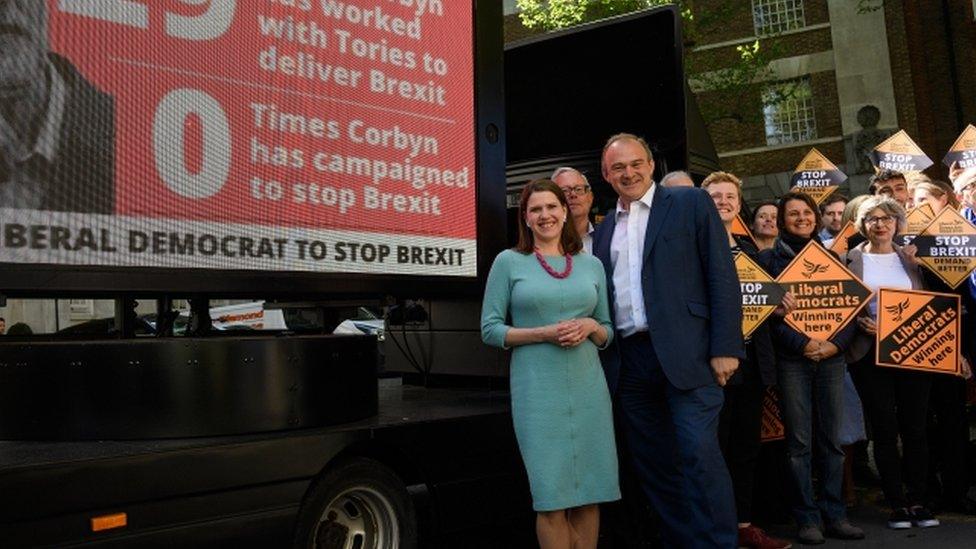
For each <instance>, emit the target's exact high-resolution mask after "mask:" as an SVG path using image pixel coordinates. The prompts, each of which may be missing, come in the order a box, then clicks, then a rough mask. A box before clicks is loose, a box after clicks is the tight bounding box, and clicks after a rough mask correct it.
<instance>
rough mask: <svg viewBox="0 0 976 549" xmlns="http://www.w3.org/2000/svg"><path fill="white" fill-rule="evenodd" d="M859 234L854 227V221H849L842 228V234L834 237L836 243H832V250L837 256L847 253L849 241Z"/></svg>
mask: <svg viewBox="0 0 976 549" xmlns="http://www.w3.org/2000/svg"><path fill="white" fill-rule="evenodd" d="M856 234H857V228H856V227H855V226H854V222H853V221H848V222H847V224H846V225H844V226H843V227H841V229H840V232H839V233H837V236H835V237H834V241H833V242H831V243H830V250H831V251H832V252H834V253H836V254H837V255H841V254H846V253H847V239H848V238H850V237H852V236H854V235H856Z"/></svg>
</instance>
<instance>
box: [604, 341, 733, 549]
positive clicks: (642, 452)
mask: <svg viewBox="0 0 976 549" xmlns="http://www.w3.org/2000/svg"><path fill="white" fill-rule="evenodd" d="M620 355H621V369H620V378H619V382H618V386H617V394H616V397H617V399H618V402H619V404H620V408H621V410H622V412H623V414H622V415H623V418H624V430H625V434H626V436H627V441H628V444H629V445H630V450H631V453H632V454H633V456H634V460H633V463H634V467H635V469H636V472H637V475H638V477H639V478H640V481H641V487H642V488H643V490H644V492H645V493H646V494H647V497H648V499H649V500H650V501H651V504H652V505H653V507H654V508H655V510H656V511H657V512H658V514H659V516H660V518H661V522H662V524H661V535H662V540H663V541H664V543H665V545H666V546H668V547H681V548H686V547H687V548H699V547H700V548H705V547H722V548H725V547H735V546H736V545H737V529H736V515H735V505H734V503H733V501H734V498H733V494H732V483H731V481H730V479H729V474H728V470H727V469H726V466H725V461H724V460H723V458H722V451H721V449H720V448H719V444H718V418H719V412H720V411H721V409H722V401H723V398H724V397H723V393H722V389H721V388H720V387H719V386H718V385H717V384H710V385H706V386H703V387H698V388H695V389H690V390H681V389H678V388H676V387H675V386H674V385H672V384H671V383H670V382H669V381H668V380H667V377H665V375H664V371H663V370H662V369H661V363H660V361H659V360H658V358H657V355H656V353H655V351H654V344H653V343H652V341H651V338H650V337H649V336H648V334H647V332H641V333H638V334H635V335H633V336H630V337H626V338H624V339H623V340H622V341H620ZM679 464H682V465H683V467H681V468H679ZM682 470H684V471H686V472H687V473H688V474H687V475H683V474H682V473H681V471H682Z"/></svg>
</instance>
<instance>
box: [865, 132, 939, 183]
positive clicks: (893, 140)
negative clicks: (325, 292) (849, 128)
mask: <svg viewBox="0 0 976 549" xmlns="http://www.w3.org/2000/svg"><path fill="white" fill-rule="evenodd" d="M868 157H869V158H870V159H871V163H872V164H874V167H875V168H877V169H878V170H895V171H896V172H903V173H904V172H912V171H915V172H920V171H922V170H924V169H925V168H928V167H929V166H931V165H932V164H933V162H932V159H931V158H929V157H928V156H926V154H925V152H924V151H922V149H921V148H920V147H919V146H918V145H916V144H915V142H914V141H912V138H911V137H908V133H907V132H905V130H899V132H898V133H896V134H895V135H892V136H891V137H889V138H888V139H885V140H884V141H882V142H881V143H880V144H878V146H877V147H875V148H874V150H873V151H871V154H869V155H868Z"/></svg>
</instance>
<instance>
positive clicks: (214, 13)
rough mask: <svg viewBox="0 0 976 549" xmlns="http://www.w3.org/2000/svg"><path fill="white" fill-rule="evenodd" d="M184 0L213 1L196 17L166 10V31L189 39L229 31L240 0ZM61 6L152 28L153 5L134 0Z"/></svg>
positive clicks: (70, 0) (84, 0) (194, 0)
mask: <svg viewBox="0 0 976 549" xmlns="http://www.w3.org/2000/svg"><path fill="white" fill-rule="evenodd" d="M36 1H41V0H36ZM180 1H181V2H183V3H184V4H190V5H193V6H202V5H204V4H209V5H210V7H208V8H207V11H205V12H203V13H202V14H200V15H197V16H194V17H187V16H185V15H180V14H177V13H167V14H166V34H168V35H170V36H172V37H175V38H185V39H188V40H211V39H214V38H217V37H219V36H221V35H222V34H224V33H225V32H227V29H228V28H230V24H231V23H232V22H233V20H234V10H235V8H236V7H237V2H236V0H180ZM58 7H59V8H60V9H61V11H63V12H65V13H71V14H74V15H80V16H82V17H91V18H94V19H101V20H103V21H109V22H112V23H120V24H122V25H128V26H130V27H136V28H140V29H148V28H149V8H148V7H147V6H145V5H143V4H140V3H139V2H134V1H133V0H61V1H60V3H59V4H58Z"/></svg>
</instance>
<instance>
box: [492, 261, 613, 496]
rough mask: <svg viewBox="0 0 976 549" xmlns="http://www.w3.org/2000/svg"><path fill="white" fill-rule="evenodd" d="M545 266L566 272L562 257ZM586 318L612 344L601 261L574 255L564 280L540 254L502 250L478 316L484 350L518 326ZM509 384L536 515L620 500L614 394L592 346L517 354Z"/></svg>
mask: <svg viewBox="0 0 976 549" xmlns="http://www.w3.org/2000/svg"><path fill="white" fill-rule="evenodd" d="M546 260H547V262H548V263H549V265H551V266H552V268H553V269H555V270H556V271H557V272H562V271H563V270H564V269H565V266H566V259H565V258H563V257H547V258H546ZM509 315H511V322H512V324H511V325H507V324H506V319H507V318H508V317H509ZM582 317H592V318H593V319H595V320H596V321H597V322H599V323H600V324H601V325H603V327H604V328H606V330H607V334H608V335H609V336H610V337H612V336H613V327H612V326H611V324H610V310H609V306H608V304H607V288H606V276H605V275H604V271H603V264H602V263H600V260H598V259H597V258H596V257H594V256H592V255H589V254H578V255H576V256H573V271H572V273H570V275H569V276H568V277H566V278H564V279H557V278H554V277H552V276H550V275H549V274H548V273H547V272H546V271H545V270H544V269H543V268H542V266H541V265H540V264H539V262H538V260H536V257H535V255H534V254H522V253H520V252H517V251H514V250H506V251H504V252H502V253H500V254H498V257H496V258H495V263H494V264H493V265H492V267H491V272H490V274H489V275H488V285H487V287H486V288H485V300H484V304H483V305H482V309H481V337H482V339H484V341H485V343H487V344H489V345H494V346H496V347H504V343H505V334H506V333H507V332H508V330H509V329H510V328H512V327H516V328H534V327H538V326H545V325H547V324H555V323H557V322H559V321H562V320H570V319H573V318H582ZM607 343H609V339H608V340H607ZM510 383H511V392H512V420H513V422H514V423H515V436H516V438H517V439H518V444H519V450H520V451H521V453H522V460H523V461H524V462H525V468H526V471H527V472H528V476H529V487H530V489H531V490H532V502H533V507H534V508H535V510H536V511H553V510H557V509H567V508H570V507H578V506H581V505H587V504H591V503H599V502H604V501H614V500H617V499H620V487H619V484H618V481H617V448H616V441H615V440H614V435H613V412H612V408H611V403H610V392H609V391H608V390H607V382H606V378H605V377H604V376H603V368H602V367H601V366H600V357H599V355H598V353H597V347H596V345H595V344H594V343H593V342H592V341H591V340H589V339H587V340H585V341H584V342H583V343H580V344H579V345H577V346H576V347H568V348H564V347H561V346H559V345H556V344H552V343H535V344H531V345H519V346H516V347H514V348H513V349H512V364H511V374H510Z"/></svg>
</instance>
